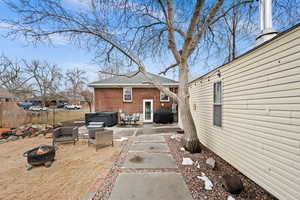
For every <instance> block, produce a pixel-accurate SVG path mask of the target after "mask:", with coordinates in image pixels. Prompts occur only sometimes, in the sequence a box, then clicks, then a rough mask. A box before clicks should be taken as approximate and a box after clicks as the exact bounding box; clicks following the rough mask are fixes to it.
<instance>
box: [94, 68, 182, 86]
mask: <svg viewBox="0 0 300 200" xmlns="http://www.w3.org/2000/svg"><path fill="white" fill-rule="evenodd" d="M134 73H136V72H130V73H127V74H126V75H127V76H130V75H132V74H134ZM148 74H149V75H151V76H153V77H155V79H156V80H157V81H158V82H159V83H160V84H162V85H166V86H168V85H169V86H178V82H177V81H174V80H172V79H168V78H165V77H162V76H158V75H156V74H152V73H149V72H148ZM130 85H131V86H137V87H147V86H148V87H149V86H152V84H151V83H150V82H149V81H148V79H147V78H146V77H145V76H144V74H143V73H141V72H139V73H138V74H137V75H135V76H133V77H131V78H128V77H126V76H114V77H112V78H108V79H103V80H99V81H95V82H92V83H90V84H89V86H90V87H121V86H130Z"/></svg>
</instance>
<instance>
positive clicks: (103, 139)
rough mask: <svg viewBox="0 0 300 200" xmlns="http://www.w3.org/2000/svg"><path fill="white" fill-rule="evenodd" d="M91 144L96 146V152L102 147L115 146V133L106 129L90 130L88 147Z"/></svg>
mask: <svg viewBox="0 0 300 200" xmlns="http://www.w3.org/2000/svg"><path fill="white" fill-rule="evenodd" d="M90 144H93V145H94V146H95V148H96V151H97V150H98V149H99V148H102V147H106V146H110V145H112V146H114V140H113V131H112V130H106V129H104V128H93V129H89V138H88V146H90Z"/></svg>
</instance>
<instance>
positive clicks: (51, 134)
mask: <svg viewBox="0 0 300 200" xmlns="http://www.w3.org/2000/svg"><path fill="white" fill-rule="evenodd" d="M45 137H46V138H52V137H53V133H52V132H50V133H46V135H45Z"/></svg>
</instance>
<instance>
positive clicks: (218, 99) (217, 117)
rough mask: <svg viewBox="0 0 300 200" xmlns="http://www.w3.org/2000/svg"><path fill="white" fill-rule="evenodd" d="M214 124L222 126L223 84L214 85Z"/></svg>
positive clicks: (216, 83)
mask: <svg viewBox="0 0 300 200" xmlns="http://www.w3.org/2000/svg"><path fill="white" fill-rule="evenodd" d="M213 90H214V91H213V92H214V104H213V124H214V125H215V126H222V83H221V81H219V82H215V83H214V88H213Z"/></svg>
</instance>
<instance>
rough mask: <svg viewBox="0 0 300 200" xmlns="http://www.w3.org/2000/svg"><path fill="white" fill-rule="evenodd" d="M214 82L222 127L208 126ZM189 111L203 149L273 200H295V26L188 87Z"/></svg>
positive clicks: (298, 56) (298, 99)
mask: <svg viewBox="0 0 300 200" xmlns="http://www.w3.org/2000/svg"><path fill="white" fill-rule="evenodd" d="M218 71H219V72H220V74H221V76H220V77H219V76H218V75H217V73H218ZM216 81H222V127H217V126H213V84H214V83H215V82H216ZM190 105H191V109H192V114H193V117H194V120H195V124H196V128H197V132H198V137H199V139H200V141H201V142H202V143H203V144H204V145H205V146H207V147H208V148H209V149H211V150H212V151H214V152H215V153H216V154H218V155H219V156H221V157H222V158H223V159H225V160H226V161H227V162H229V163H230V164H231V165H233V166H234V167H236V168H237V169H238V170H239V171H241V172H242V173H243V174H245V175H246V176H248V177H249V178H250V179H252V180H253V181H255V182H256V183H257V184H259V185H260V186H262V187H263V188H265V189H266V190H267V191H269V192H270V193H271V194H273V195H274V196H276V197H277V198H279V199H284V200H299V199H300V27H299V26H298V27H296V28H294V29H293V30H290V31H288V32H286V33H285V34H283V35H281V36H280V37H278V38H276V39H274V40H273V41H271V42H269V43H267V44H265V45H263V46H261V47H259V48H257V49H255V50H254V51H252V52H250V53H247V54H245V55H243V56H241V57H240V58H238V59H236V60H234V61H233V62H231V63H228V64H226V65H224V66H222V67H220V68H218V69H216V70H214V71H212V72H210V73H208V74H207V75H205V76H202V77H200V78H199V79H197V80H195V81H193V82H191V83H190ZM194 105H195V108H196V110H194V109H193V106H194Z"/></svg>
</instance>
